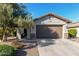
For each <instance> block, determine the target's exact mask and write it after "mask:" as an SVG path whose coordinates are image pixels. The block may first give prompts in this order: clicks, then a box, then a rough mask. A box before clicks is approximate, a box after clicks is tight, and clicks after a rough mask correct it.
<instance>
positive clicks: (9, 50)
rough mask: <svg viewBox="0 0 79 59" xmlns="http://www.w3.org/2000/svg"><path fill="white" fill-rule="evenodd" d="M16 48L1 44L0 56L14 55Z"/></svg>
mask: <svg viewBox="0 0 79 59" xmlns="http://www.w3.org/2000/svg"><path fill="white" fill-rule="evenodd" d="M15 50H16V49H15V48H14V47H12V46H9V45H5V44H3V45H0V56H14V55H15Z"/></svg>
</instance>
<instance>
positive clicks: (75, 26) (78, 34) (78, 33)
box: [68, 22, 79, 37]
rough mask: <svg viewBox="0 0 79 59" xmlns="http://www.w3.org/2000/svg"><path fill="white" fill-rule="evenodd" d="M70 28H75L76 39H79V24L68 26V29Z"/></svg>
mask: <svg viewBox="0 0 79 59" xmlns="http://www.w3.org/2000/svg"><path fill="white" fill-rule="evenodd" d="M69 28H75V29H76V30H77V35H76V37H79V22H75V23H70V24H68V29H69Z"/></svg>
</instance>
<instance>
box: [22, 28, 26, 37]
mask: <svg viewBox="0 0 79 59" xmlns="http://www.w3.org/2000/svg"><path fill="white" fill-rule="evenodd" d="M23 31H24V32H23V34H22V35H21V36H22V38H24V37H27V29H25V28H24V29H23Z"/></svg>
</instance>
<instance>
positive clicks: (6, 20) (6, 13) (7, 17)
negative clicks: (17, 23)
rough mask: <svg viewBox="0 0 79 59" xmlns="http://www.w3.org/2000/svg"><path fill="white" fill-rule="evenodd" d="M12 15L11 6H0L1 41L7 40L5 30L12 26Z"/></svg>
mask: <svg viewBox="0 0 79 59" xmlns="http://www.w3.org/2000/svg"><path fill="white" fill-rule="evenodd" d="M12 13H13V8H12V4H7V3H6V4H0V15H1V16H0V27H2V29H3V41H6V40H7V32H6V30H7V29H8V28H12V27H13V26H14V23H13V17H12Z"/></svg>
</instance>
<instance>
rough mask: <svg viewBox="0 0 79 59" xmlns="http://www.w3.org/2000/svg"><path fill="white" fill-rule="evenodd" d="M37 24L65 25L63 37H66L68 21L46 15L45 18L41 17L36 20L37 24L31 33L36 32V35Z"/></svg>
mask: <svg viewBox="0 0 79 59" xmlns="http://www.w3.org/2000/svg"><path fill="white" fill-rule="evenodd" d="M36 25H63V27H62V29H63V33H62V34H63V38H64V32H65V28H66V22H64V21H62V20H60V19H57V18H55V17H45V18H43V19H39V20H37V21H36V22H35V26H34V28H33V29H32V31H31V33H34V34H35V36H36Z"/></svg>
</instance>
